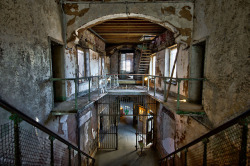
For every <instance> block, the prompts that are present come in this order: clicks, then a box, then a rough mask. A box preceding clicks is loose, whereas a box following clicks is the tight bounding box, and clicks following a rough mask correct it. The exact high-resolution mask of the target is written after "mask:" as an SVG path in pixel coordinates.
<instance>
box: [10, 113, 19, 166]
mask: <svg viewBox="0 0 250 166" xmlns="http://www.w3.org/2000/svg"><path fill="white" fill-rule="evenodd" d="M11 117H13V120H14V144H15V166H19V165H21V150H20V140H19V139H20V137H19V134H20V133H19V123H20V122H21V120H20V118H19V117H18V115H16V114H14V115H12V116H11Z"/></svg>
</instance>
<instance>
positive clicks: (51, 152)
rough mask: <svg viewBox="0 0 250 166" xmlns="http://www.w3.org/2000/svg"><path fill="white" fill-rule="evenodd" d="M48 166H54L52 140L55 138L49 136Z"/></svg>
mask: <svg viewBox="0 0 250 166" xmlns="http://www.w3.org/2000/svg"><path fill="white" fill-rule="evenodd" d="M49 140H50V165H51V166H54V140H55V138H54V137H52V136H50V137H49Z"/></svg>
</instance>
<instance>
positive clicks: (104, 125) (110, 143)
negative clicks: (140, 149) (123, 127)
mask: <svg viewBox="0 0 250 166" xmlns="http://www.w3.org/2000/svg"><path fill="white" fill-rule="evenodd" d="M142 110H144V111H142ZM155 110H156V101H155V100H154V99H152V98H151V97H149V96H146V95H138V96H125V95H121V96H115V95H107V96H105V97H103V98H101V99H100V100H98V149H118V124H119V121H120V117H121V116H133V122H134V123H136V124H137V128H136V133H135V135H136V143H135V145H136V147H137V145H138V141H140V140H141V141H143V143H144V145H145V146H146V145H148V144H149V143H152V142H153V135H154V134H155V133H154V132H153V126H154V125H153V123H154V122H153V117H154V113H155ZM150 111H151V112H150Z"/></svg>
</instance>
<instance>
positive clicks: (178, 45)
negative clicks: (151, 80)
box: [166, 44, 180, 102]
mask: <svg viewBox="0 0 250 166" xmlns="http://www.w3.org/2000/svg"><path fill="white" fill-rule="evenodd" d="M179 51H180V44H177V52H176V55H175V60H174V65H173V68H172V72H171V77H170V81H169V85H168V91H167V96H166V102H167V101H168V96H169V91H170V87H171V84H172V79H173V75H174V69H175V65H176V62H177V58H178V54H179Z"/></svg>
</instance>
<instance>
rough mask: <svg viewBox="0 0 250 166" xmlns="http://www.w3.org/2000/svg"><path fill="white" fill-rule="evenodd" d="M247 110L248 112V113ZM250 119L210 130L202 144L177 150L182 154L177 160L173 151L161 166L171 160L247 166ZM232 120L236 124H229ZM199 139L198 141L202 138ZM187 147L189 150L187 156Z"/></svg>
mask: <svg viewBox="0 0 250 166" xmlns="http://www.w3.org/2000/svg"><path fill="white" fill-rule="evenodd" d="M247 113H248V112H246V113H245V114H244V115H245V116H246V115H247ZM242 116H243V115H242ZM249 119H250V117H246V118H245V117H244V118H243V119H242V118H237V120H236V119H233V120H232V122H230V121H229V122H227V123H226V124H224V125H222V126H221V127H220V130H217V132H215V131H216V129H215V131H211V134H210V133H208V134H207V135H206V136H203V137H201V138H199V140H200V141H199V142H198V143H195V144H192V145H191V144H190V145H191V146H190V145H187V146H184V147H182V148H180V150H179V151H175V152H173V154H181V157H180V158H178V160H175V163H174V162H173V159H172V156H173V154H170V155H167V157H165V158H163V159H162V160H161V165H164V164H167V163H168V164H169V165H174V164H176V163H185V164H183V165H195V166H201V165H207V166H221V165H228V166H229V165H230V166H236V165H237V166H238V165H245V163H246V165H250V132H249V129H250V125H249ZM230 123H232V124H231V125H228V124H230ZM224 126H225V127H224ZM228 126H230V127H228ZM223 127H224V129H223ZM212 132H213V133H214V134H212ZM201 139H202V140H201ZM195 141H196V142H197V141H198V139H197V140H195ZM186 149H188V150H187V152H186V155H185V151H186ZM244 156H246V158H245V157H244ZM170 160H171V161H170ZM167 161H168V162H167Z"/></svg>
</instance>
